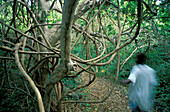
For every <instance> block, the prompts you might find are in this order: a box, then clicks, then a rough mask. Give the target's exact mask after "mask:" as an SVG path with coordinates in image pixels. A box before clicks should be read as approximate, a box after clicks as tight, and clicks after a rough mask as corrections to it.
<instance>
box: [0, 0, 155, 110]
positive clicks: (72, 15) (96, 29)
mask: <svg viewBox="0 0 170 112" xmlns="http://www.w3.org/2000/svg"><path fill="white" fill-rule="evenodd" d="M152 3H154V2H149V1H148V3H147V2H145V1H143V2H142V1H141V0H138V1H119V0H117V1H113V0H84V1H82V0H81V1H80V2H79V3H78V0H64V1H63V0H58V1H56V0H54V1H49V0H40V1H36V0H32V1H29V0H28V1H24V0H21V1H20V0H14V1H6V2H4V1H3V2H2V3H1V5H2V6H1V8H0V13H1V16H0V23H1V25H0V28H1V31H0V34H1V46H0V49H1V54H2V55H1V56H2V57H1V59H4V60H13V59H14V58H15V60H16V64H17V66H18V68H19V69H20V71H21V72H22V74H23V75H24V76H25V77H26V79H27V80H28V82H29V83H30V85H31V87H32V88H33V90H34V92H35V93H36V96H37V98H38V103H39V109H40V111H42V112H43V111H45V110H46V111H47V112H49V111H50V108H51V109H52V110H53V111H56V110H55V109H54V108H57V110H58V111H62V103H63V99H64V98H65V97H66V96H67V95H68V94H69V93H72V92H74V91H76V90H78V89H81V88H85V87H87V86H89V85H90V84H91V83H93V81H94V80H95V77H96V72H97V71H98V68H95V67H99V66H106V65H108V64H110V63H111V62H112V61H113V60H114V59H115V57H116V54H118V61H117V62H118V64H117V76H116V78H115V80H117V78H118V76H119V70H120V69H121V68H122V67H123V65H124V64H125V63H126V62H127V60H128V59H129V58H130V57H131V55H129V57H128V58H127V57H126V58H127V59H125V60H124V63H123V64H122V65H120V62H121V52H120V50H121V49H126V48H128V45H131V44H132V43H133V42H134V40H135V45H134V46H135V47H134V48H131V49H132V50H133V52H132V54H134V52H136V50H137V49H140V48H143V47H145V46H147V45H146V44H144V43H150V42H148V41H147V40H145V39H143V40H142V39H141V40H140V41H139V38H138V36H139V33H140V34H143V31H144V30H145V29H144V28H143V25H144V24H142V28H141V23H142V20H143V21H148V20H150V19H152V18H153V17H154V16H155V15H156V12H155V10H156V9H151V7H150V4H152ZM142 6H143V7H144V8H143V9H142ZM61 16H62V18H61ZM144 16H145V17H144ZM140 30H142V31H140ZM84 49H85V50H84ZM80 50H82V51H80ZM14 55H15V56H14ZM83 72H86V75H89V76H90V77H91V78H89V82H88V83H87V84H84V85H79V86H77V87H75V88H73V89H72V90H69V91H66V92H64V90H63V89H64V82H63V79H65V78H76V77H77V76H80V75H81V74H82V73H83ZM54 90H55V92H54ZM52 93H55V97H54V96H52ZM110 93H111V92H110ZM108 96H109V94H108ZM108 96H106V98H107V97H108ZM41 97H42V98H41ZM53 97H54V98H55V99H54V98H53ZM106 98H104V99H102V100H100V101H70V102H69V101H65V102H64V103H75V102H84V103H86V102H89V103H97V102H103V101H104V100H105V99H106ZM44 109H45V110H44Z"/></svg>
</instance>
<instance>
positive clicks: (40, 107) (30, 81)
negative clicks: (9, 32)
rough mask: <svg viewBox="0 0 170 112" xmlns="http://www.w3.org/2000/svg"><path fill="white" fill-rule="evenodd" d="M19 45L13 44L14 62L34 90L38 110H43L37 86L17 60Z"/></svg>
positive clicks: (41, 111)
mask: <svg viewBox="0 0 170 112" xmlns="http://www.w3.org/2000/svg"><path fill="white" fill-rule="evenodd" d="M20 45H21V43H18V44H16V46H15V60H16V64H17V65H18V68H19V69H20V71H21V73H22V74H23V75H24V77H25V78H26V79H27V80H28V82H29V83H30V85H31V87H32V89H33V90H34V92H35V93H36V96H37V99H38V104H39V109H40V112H45V110H44V105H43V102H42V98H41V94H40V92H39V90H38V88H37V87H36V86H35V84H34V82H33V80H32V79H31V78H30V76H29V75H28V74H27V73H26V72H25V70H24V69H23V67H22V65H21V63H20V61H19V56H18V49H19V46H20Z"/></svg>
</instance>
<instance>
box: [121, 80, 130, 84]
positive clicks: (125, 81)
mask: <svg viewBox="0 0 170 112" xmlns="http://www.w3.org/2000/svg"><path fill="white" fill-rule="evenodd" d="M121 83H122V84H129V83H131V80H130V79H126V80H122V81H121Z"/></svg>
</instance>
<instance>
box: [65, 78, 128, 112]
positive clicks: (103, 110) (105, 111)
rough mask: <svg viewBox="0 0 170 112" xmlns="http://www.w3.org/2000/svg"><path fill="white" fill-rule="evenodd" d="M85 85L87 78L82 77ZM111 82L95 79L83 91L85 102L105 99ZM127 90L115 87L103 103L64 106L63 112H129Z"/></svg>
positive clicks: (104, 79)
mask: <svg viewBox="0 0 170 112" xmlns="http://www.w3.org/2000/svg"><path fill="white" fill-rule="evenodd" d="M82 79H83V82H84V83H87V82H88V78H87V76H86V77H85V76H84V77H82ZM112 85H113V84H111V81H109V79H106V78H102V77H97V78H96V79H95V81H94V82H93V83H92V84H91V85H90V86H88V87H87V88H86V89H84V90H83V91H81V92H83V94H84V95H83V96H84V97H83V99H82V100H85V101H99V100H102V99H103V98H105V96H107V95H108V94H109V92H110V90H111V89H112V88H113V86H112ZM127 93H128V88H127V87H123V86H121V85H117V86H115V87H114V88H113V91H112V93H111V95H110V96H109V97H108V98H107V99H106V100H105V101H104V102H103V103H77V104H75V103H74V104H67V105H65V112H130V111H131V109H130V108H129V106H128V96H127Z"/></svg>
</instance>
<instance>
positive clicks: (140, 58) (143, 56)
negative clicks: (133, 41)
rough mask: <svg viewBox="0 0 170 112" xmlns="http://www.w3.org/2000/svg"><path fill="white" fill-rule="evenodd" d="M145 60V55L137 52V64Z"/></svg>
mask: <svg viewBox="0 0 170 112" xmlns="http://www.w3.org/2000/svg"><path fill="white" fill-rule="evenodd" d="M145 60H146V55H145V54H144V53H140V54H137V56H136V63H137V64H144V63H145Z"/></svg>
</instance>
